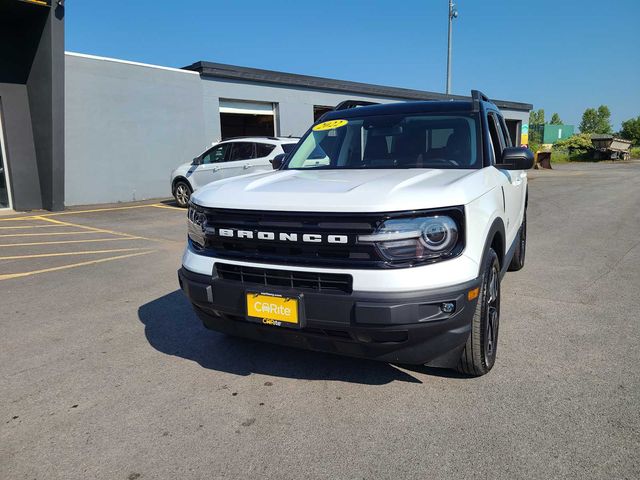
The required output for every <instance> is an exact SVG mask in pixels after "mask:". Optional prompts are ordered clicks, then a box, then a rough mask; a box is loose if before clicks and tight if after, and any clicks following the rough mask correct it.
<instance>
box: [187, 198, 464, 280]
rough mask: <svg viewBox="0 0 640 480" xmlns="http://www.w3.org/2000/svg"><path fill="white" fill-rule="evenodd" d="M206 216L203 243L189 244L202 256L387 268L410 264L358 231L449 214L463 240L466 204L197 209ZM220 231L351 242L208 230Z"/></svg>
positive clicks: (267, 261) (203, 220)
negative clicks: (392, 208) (394, 208)
mask: <svg viewBox="0 0 640 480" xmlns="http://www.w3.org/2000/svg"><path fill="white" fill-rule="evenodd" d="M197 209H198V212H200V213H199V214H200V215H201V216H202V217H203V218H202V220H201V221H202V227H203V233H204V245H203V246H200V245H197V244H195V243H193V242H191V240H190V242H191V246H192V247H193V248H194V249H195V250H196V251H198V252H199V253H201V254H203V255H209V256H211V257H216V258H222V259H229V260H245V261H250V262H256V263H276V264H279V265H282V264H284V265H318V266H324V267H334V268H340V267H343V268H388V267H406V266H410V262H409V263H407V262H405V263H393V262H389V261H386V260H385V259H383V258H381V256H380V254H379V253H378V250H377V248H376V246H375V245H373V244H371V243H358V241H357V238H358V236H359V235H366V234H371V233H373V232H375V231H376V229H377V228H378V227H379V226H380V225H381V224H382V222H384V221H385V220H387V219H390V218H399V217H412V216H416V215H425V214H436V213H440V212H442V213H445V214H447V215H452V216H453V217H454V218H455V219H456V221H457V222H458V225H459V229H460V236H461V238H464V217H463V211H464V210H463V208H462V207H452V208H448V209H433V210H429V211H408V212H390V213H358V214H355V213H317V212H270V211H259V210H229V209H218V208H204V207H197ZM220 229H229V230H234V231H238V230H242V231H250V232H254V233H256V235H257V232H259V231H261V232H265V231H266V232H274V234H275V236H276V238H279V234H280V233H287V234H289V233H296V234H297V235H298V237H299V238H302V236H303V235H304V234H314V235H320V236H322V237H323V239H328V238H329V236H337V235H339V236H346V237H347V238H348V242H347V243H329V242H328V241H322V242H320V243H307V242H301V241H296V242H291V241H274V240H259V239H257V238H251V239H248V238H237V236H233V237H223V236H220V235H214V234H211V233H207V231H209V232H212V231H213V232H219V230H220ZM462 249H463V243H462V242H461V243H460V245H459V248H457V249H456V252H455V255H456V256H457V255H458V254H459V253H460V252H461V251H462Z"/></svg>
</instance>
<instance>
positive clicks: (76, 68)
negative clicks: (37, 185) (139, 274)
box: [65, 54, 210, 205]
mask: <svg viewBox="0 0 640 480" xmlns="http://www.w3.org/2000/svg"><path fill="white" fill-rule="evenodd" d="M65 57H66V60H65V70H66V85H65V96H66V102H65V115H66V129H65V143H66V169H65V191H66V198H65V203H66V205H78V204H90V203H111V202H126V201H132V200H141V199H147V198H158V197H168V196H170V195H171V192H170V191H169V174H170V172H171V170H172V169H173V168H175V167H176V166H177V165H179V164H180V163H184V162H186V161H189V160H191V159H192V158H193V157H195V156H196V155H197V154H198V153H200V152H201V151H202V150H203V149H204V147H205V146H206V145H207V144H208V143H210V142H209V140H208V138H209V137H208V136H207V135H206V134H205V124H204V115H203V101H202V86H201V85H202V82H201V81H200V76H199V75H198V74H197V73H193V72H187V71H184V70H176V69H164V68H152V67H148V66H141V65H134V64H128V63H123V62H113V61H104V60H101V59H95V58H88V57H86V56H77V55H73V54H67V55H65Z"/></svg>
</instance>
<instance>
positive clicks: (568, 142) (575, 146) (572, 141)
mask: <svg viewBox="0 0 640 480" xmlns="http://www.w3.org/2000/svg"><path fill="white" fill-rule="evenodd" d="M553 149H554V150H558V151H566V152H568V153H569V156H574V155H575V156H580V155H584V154H586V153H589V152H591V150H593V144H592V143H591V135H589V134H588V133H579V134H577V135H572V136H571V137H569V138H565V139H564V140H560V141H558V142H557V143H556V144H554V145H553Z"/></svg>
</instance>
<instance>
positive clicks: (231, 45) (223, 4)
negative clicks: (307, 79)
mask: <svg viewBox="0 0 640 480" xmlns="http://www.w3.org/2000/svg"><path fill="white" fill-rule="evenodd" d="M456 4H457V7H458V11H459V17H458V19H456V20H454V31H453V57H452V58H453V69H452V93H455V94H461V95H469V92H470V90H471V89H474V88H475V89H479V90H482V91H483V92H484V93H486V94H487V95H488V96H489V97H492V98H496V99H503V100H514V101H522V102H527V103H532V104H533V105H534V108H536V109H538V108H544V109H545V113H546V117H547V120H549V119H550V118H551V114H552V113H553V112H557V113H559V114H560V117H561V118H562V120H563V121H564V122H565V123H568V124H575V125H578V124H579V122H580V118H581V116H582V112H583V111H584V110H585V109H586V108H588V107H597V106H599V105H601V104H605V105H608V106H609V108H610V109H611V113H612V123H613V126H614V129H615V130H617V129H618V128H619V127H620V122H621V121H623V120H626V119H629V118H632V117H637V116H638V115H640V35H639V33H638V27H639V26H640V0H609V1H606V2H604V1H602V0H562V1H559V0H534V1H524V0H458V1H457V2H456ZM447 5H448V0H395V1H388V0H387V1H382V0H368V1H365V0H342V1H339V0H322V1H319V0H313V1H306V0H305V1H301V0H298V1H297V2H296V1H292V0H289V1H284V0H246V1H242V0H235V1H222V0H183V1H177V2H175V1H168V0H161V1H158V0H156V1H151V0H135V1H132V0H110V1H104V0H100V1H99V0H68V1H67V2H65V9H66V17H65V22H66V25H65V30H66V32H65V35H66V39H65V40H66V46H65V49H66V50H67V51H72V52H79V53H87V54H92V55H100V56H105V57H114V58H120V59H125V60H131V61H137V62H143V63H151V64H157V65H163V66H170V67H183V66H185V65H190V64H192V63H194V62H196V61H199V60H206V61H211V62H219V63H229V64H233V65H241V66H247V67H255V68H264V69H269V70H279V71H284V72H291V73H299V74H305V75H317V76H322V77H329V78H336V79H340V80H352V81H358V82H365V83H375V84H381V85H389V86H395V87H406V88H415V89H420V90H429V91H435V92H443V91H444V90H445V79H446V51H447V8H448V6H447Z"/></svg>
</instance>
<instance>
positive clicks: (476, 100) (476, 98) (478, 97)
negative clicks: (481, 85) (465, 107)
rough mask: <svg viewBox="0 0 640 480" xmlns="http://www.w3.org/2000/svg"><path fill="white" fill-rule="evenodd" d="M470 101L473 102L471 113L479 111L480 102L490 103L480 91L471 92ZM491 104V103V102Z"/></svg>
mask: <svg viewBox="0 0 640 480" xmlns="http://www.w3.org/2000/svg"><path fill="white" fill-rule="evenodd" d="M471 101H472V102H473V111H474V112H479V111H480V102H481V101H483V102H491V100H489V97H487V96H486V95H485V94H484V93H482V92H481V91H480V90H471ZM491 103H493V102H491Z"/></svg>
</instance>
